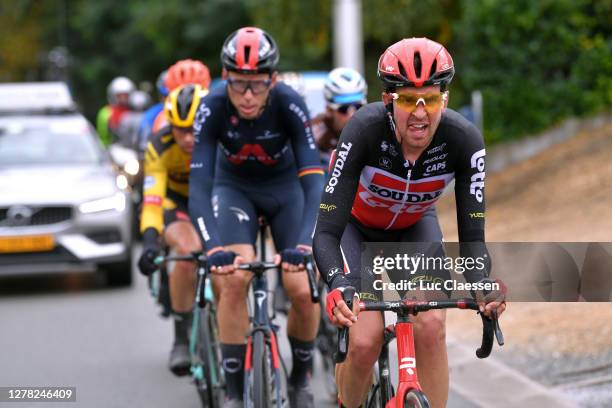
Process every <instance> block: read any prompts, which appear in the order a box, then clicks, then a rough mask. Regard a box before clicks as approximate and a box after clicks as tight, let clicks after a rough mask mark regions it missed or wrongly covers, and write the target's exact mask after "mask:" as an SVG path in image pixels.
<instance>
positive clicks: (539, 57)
mask: <svg viewBox="0 0 612 408" xmlns="http://www.w3.org/2000/svg"><path fill="white" fill-rule="evenodd" d="M611 12H612V2H611V1H609V0H603V1H586V0H543V1H532V0H516V1H514V0H513V1H507V0H480V1H464V2H463V13H462V14H463V16H462V18H461V20H460V21H459V22H458V24H457V25H456V33H457V38H456V46H455V50H456V51H458V55H456V57H455V59H456V61H457V65H458V72H457V75H458V76H459V77H461V79H462V83H463V86H464V87H465V89H480V90H481V91H482V93H483V98H484V109H485V111H484V127H485V135H486V137H487V140H488V141H490V142H494V141H499V140H503V139H509V138H513V137H516V136H520V135H524V134H529V133H533V132H536V131H539V130H541V129H544V128H546V127H549V126H551V125H553V124H555V123H557V122H559V121H560V120H561V119H563V118H566V117H568V116H575V115H585V114H589V113H593V112H597V111H600V110H603V109H609V108H610V106H611V105H612V39H611V36H610V24H609V22H610V20H609V19H610V16H611V15H612V13H611Z"/></svg>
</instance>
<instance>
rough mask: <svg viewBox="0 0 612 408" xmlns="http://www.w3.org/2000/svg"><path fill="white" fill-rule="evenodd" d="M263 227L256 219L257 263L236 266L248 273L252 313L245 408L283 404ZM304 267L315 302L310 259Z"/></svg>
mask: <svg viewBox="0 0 612 408" xmlns="http://www.w3.org/2000/svg"><path fill="white" fill-rule="evenodd" d="M266 230H267V223H266V221H265V219H263V218H262V217H260V218H259V240H260V251H259V259H261V261H256V262H250V263H245V264H241V265H238V267H237V269H243V270H247V271H250V272H251V273H252V274H253V279H252V280H251V293H252V311H251V328H250V332H249V335H248V337H247V349H246V356H245V365H244V375H245V379H244V406H245V407H246V408H268V407H276V408H282V407H284V406H286V404H287V393H286V390H287V387H286V382H287V368H286V367H285V365H284V363H283V361H282V359H281V357H280V352H279V346H278V340H277V333H278V330H279V326H277V325H275V324H274V323H273V321H274V318H275V316H276V312H275V311H274V310H273V311H272V313H270V309H273V308H270V307H269V306H268V295H269V294H270V293H273V292H272V291H270V289H269V288H268V279H267V277H266V271H268V270H271V269H277V270H278V268H279V266H278V265H276V264H275V263H273V262H265V261H264V260H265V259H266V247H265V237H266ZM304 264H305V265H306V272H307V275H308V284H309V287H310V294H311V299H312V301H313V302H317V301H318V297H319V295H318V288H317V285H316V278H315V274H314V268H313V261H312V256H311V255H308V256H305V259H304Z"/></svg>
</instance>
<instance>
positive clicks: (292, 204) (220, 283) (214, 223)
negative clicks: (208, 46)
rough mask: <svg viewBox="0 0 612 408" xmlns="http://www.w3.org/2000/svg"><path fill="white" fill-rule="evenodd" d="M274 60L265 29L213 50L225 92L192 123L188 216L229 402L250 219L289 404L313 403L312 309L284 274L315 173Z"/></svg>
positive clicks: (311, 213) (314, 157)
mask: <svg viewBox="0 0 612 408" xmlns="http://www.w3.org/2000/svg"><path fill="white" fill-rule="evenodd" d="M278 58H279V54H278V49H277V46H276V44H275V42H274V40H273V39H272V37H270V36H269V35H268V34H267V33H266V32H264V31H262V30H260V29H258V28H253V27H246V28H242V29H240V30H237V31H236V32H234V33H232V34H231V35H230V36H229V37H228V38H227V40H226V41H225V44H224V45H223V50H222V52H221V60H222V64H223V77H224V79H225V80H226V82H227V83H226V86H224V87H221V88H217V89H215V90H214V91H212V92H211V93H210V94H209V95H208V96H207V97H205V98H204V99H203V101H202V103H201V104H200V107H199V109H198V112H197V117H196V124H195V131H196V140H197V142H196V146H195V150H194V153H193V157H192V162H191V176H190V181H189V185H190V191H189V211H190V215H191V218H192V220H193V223H194V225H195V226H196V228H197V229H198V231H199V232H200V234H201V237H202V240H203V243H204V246H205V248H206V251H207V254H208V256H209V261H210V263H211V265H212V270H213V272H216V273H217V275H216V276H215V279H214V283H215V285H216V289H217V293H218V294H219V306H218V317H219V330H220V333H219V334H220V335H219V337H220V339H221V342H222V345H221V348H222V352H223V368H224V370H225V373H226V379H227V384H228V387H227V392H228V396H229V398H230V401H229V403H230V404H232V403H233V405H235V406H241V405H240V404H241V401H240V400H241V399H242V390H243V388H242V377H243V365H244V364H243V363H244V353H245V348H246V346H245V344H244V343H245V334H246V332H247V330H248V325H249V322H248V318H247V304H246V297H247V285H248V282H249V280H250V278H251V275H250V274H249V273H246V272H245V271H240V270H235V268H234V266H233V265H232V262H233V260H234V253H235V254H238V255H239V256H240V257H241V258H242V259H241V260H245V261H247V262H250V261H252V260H253V259H254V258H255V252H254V243H255V240H256V235H257V230H258V224H257V217H258V216H259V215H264V216H265V217H266V218H267V220H268V222H269V224H270V228H271V230H272V235H273V239H274V244H275V246H276V249H277V250H278V251H279V252H280V254H281V256H280V257H279V261H282V266H283V270H284V273H283V283H284V285H285V289H286V290H287V293H288V295H289V298H290V300H291V303H292V306H291V309H290V311H289V317H288V325H287V332H288V335H289V342H290V343H291V347H292V353H293V369H292V373H291V376H290V380H289V381H290V384H289V385H290V387H289V390H290V395H289V397H290V402H291V405H292V406H293V407H295V406H299V407H310V406H313V402H312V401H313V398H312V393H311V392H310V389H309V378H310V375H311V372H312V360H313V346H314V338H315V336H316V333H317V327H318V316H319V311H318V305H314V304H312V302H311V300H310V293H309V288H308V283H307V275H306V274H305V273H291V272H303V271H304V267H303V265H302V264H301V262H303V261H301V260H302V259H303V255H304V254H305V253H307V252H309V251H310V250H311V246H312V233H313V229H314V223H315V218H316V214H317V208H318V206H319V198H320V194H321V190H322V188H323V170H322V168H321V166H320V162H319V155H318V151H317V149H316V146H315V142H314V139H313V136H312V131H311V128H310V118H309V114H308V111H307V109H306V106H305V104H304V102H303V100H302V98H301V97H300V96H299V95H298V94H297V93H296V92H295V91H294V90H293V89H291V88H290V87H289V86H287V85H284V84H282V83H276V79H277V72H276V65H277V62H278ZM230 272H231V273H230ZM219 274H223V275H219Z"/></svg>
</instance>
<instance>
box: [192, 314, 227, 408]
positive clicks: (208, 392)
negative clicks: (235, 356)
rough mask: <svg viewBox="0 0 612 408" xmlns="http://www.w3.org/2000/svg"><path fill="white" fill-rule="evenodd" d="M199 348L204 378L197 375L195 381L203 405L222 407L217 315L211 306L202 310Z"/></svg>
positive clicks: (221, 375) (221, 376) (211, 407)
mask: <svg viewBox="0 0 612 408" xmlns="http://www.w3.org/2000/svg"><path fill="white" fill-rule="evenodd" d="M197 350H198V351H197V352H198V357H199V360H200V361H201V362H202V364H203V367H202V368H203V372H202V375H201V377H203V378H198V377H199V376H198V375H196V376H195V383H196V386H197V387H198V394H199V395H200V399H201V402H202V406H203V407H205V408H206V407H208V408H221V407H222V405H223V400H224V395H223V394H224V393H223V391H224V390H223V374H222V372H221V370H220V367H221V364H220V363H221V358H220V350H219V344H218V339H217V325H216V322H215V315H214V313H213V312H211V311H210V310H209V308H204V309H202V310H201V312H200V320H199V325H198V347H197Z"/></svg>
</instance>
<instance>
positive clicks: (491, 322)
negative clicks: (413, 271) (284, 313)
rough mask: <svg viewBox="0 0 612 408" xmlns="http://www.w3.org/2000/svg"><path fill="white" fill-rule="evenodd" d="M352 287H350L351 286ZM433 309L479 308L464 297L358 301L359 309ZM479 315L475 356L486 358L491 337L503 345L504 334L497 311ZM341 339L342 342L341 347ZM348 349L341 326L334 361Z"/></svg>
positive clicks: (491, 346) (345, 335)
mask: <svg viewBox="0 0 612 408" xmlns="http://www.w3.org/2000/svg"><path fill="white" fill-rule="evenodd" d="M348 289H349V288H346V289H345V290H344V292H343V294H342V297H343V299H344V302H345V303H346V304H347V306H348V307H349V308H350V309H351V310H352V296H354V290H353V293H351V294H350V295H351V299H350V300H349V302H350V303H351V306H349V302H347V300H348V299H347V297H346V296H345V294H346V293H347V290H348ZM351 289H352V288H351ZM433 309H469V310H479V309H478V303H477V302H476V301H475V300H474V299H470V298H464V299H456V300H440V301H428V302H426V301H413V300H405V301H402V302H371V303H370V302H368V303H366V302H359V310H360V311H385V312H386V311H389V312H394V313H400V312H401V313H411V314H416V313H418V312H425V311H428V310H433ZM479 314H480V317H481V319H482V342H481V345H480V347H479V348H478V349H477V350H476V356H477V357H478V358H486V357H488V356H489V355H490V354H491V350H492V349H493V337H495V338H496V339H497V344H499V345H500V346H503V345H504V336H503V333H502V331H501V328H500V327H499V322H498V319H497V313H496V312H495V311H494V312H493V317H491V318H489V317H487V316H485V315H484V314H482V313H480V312H479ZM341 341H343V342H344V343H343V344H342V348H341ZM347 351H348V328H347V327H343V328H341V329H339V330H338V352H337V354H336V362H338V363H340V362H342V361H344V359H345V358H346V353H347Z"/></svg>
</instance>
